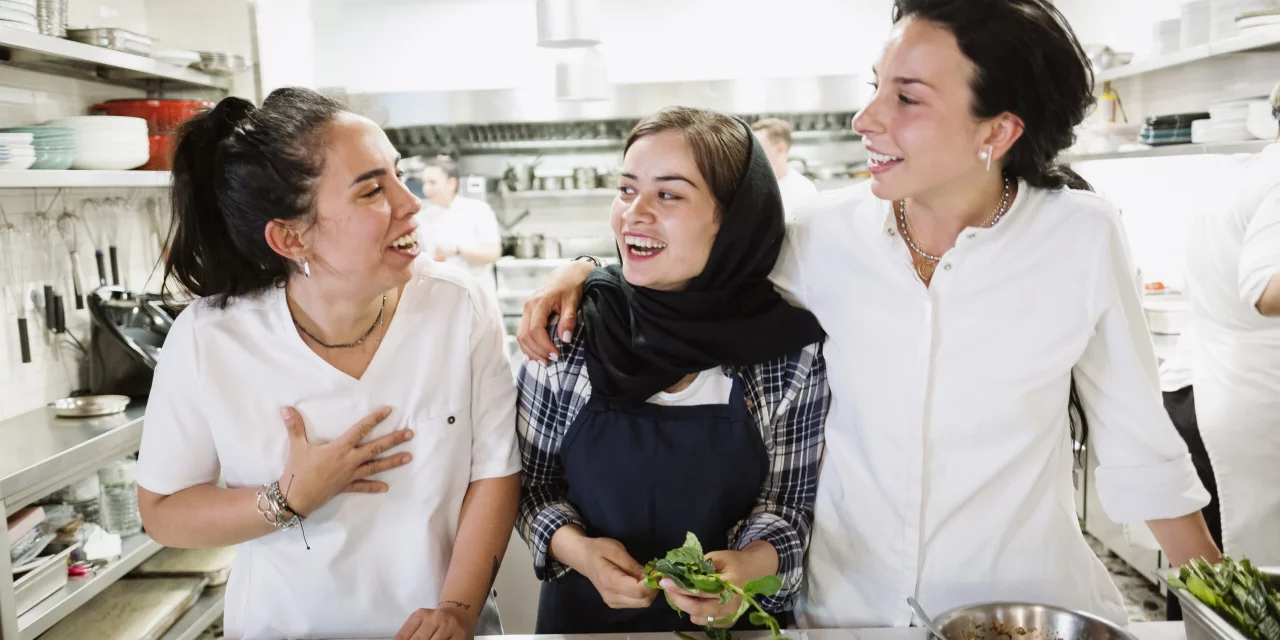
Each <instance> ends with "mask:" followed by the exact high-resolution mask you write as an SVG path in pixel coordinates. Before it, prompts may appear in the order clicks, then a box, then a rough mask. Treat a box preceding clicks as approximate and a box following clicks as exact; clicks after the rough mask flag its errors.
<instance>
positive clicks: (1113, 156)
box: [1062, 140, 1272, 162]
mask: <svg viewBox="0 0 1280 640" xmlns="http://www.w3.org/2000/svg"><path fill="white" fill-rule="evenodd" d="M1269 144H1272V143H1270V142H1268V141H1266V140H1250V141H1248V142H1208V143H1203V144H1170V145H1164V146H1159V147H1150V148H1147V149H1137V150H1134V151H1116V152H1113V153H1083V154H1076V155H1066V156H1063V158H1062V159H1063V161H1065V162H1088V161H1090V160H1118V159H1122V158H1164V157H1172V156H1195V155H1215V154H1232V153H1258V152H1259V151H1262V150H1263V149H1264V148H1265V147H1266V146H1267V145H1269Z"/></svg>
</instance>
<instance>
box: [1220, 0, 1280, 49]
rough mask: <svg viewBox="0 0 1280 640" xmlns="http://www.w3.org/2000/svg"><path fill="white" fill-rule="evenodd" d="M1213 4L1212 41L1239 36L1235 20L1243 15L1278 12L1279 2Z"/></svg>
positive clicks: (1229, 0) (1224, 1)
mask: <svg viewBox="0 0 1280 640" xmlns="http://www.w3.org/2000/svg"><path fill="white" fill-rule="evenodd" d="M1211 1H1212V3H1213V39H1214V40H1222V39H1223V38H1231V37H1234V36H1237V35H1239V33H1240V25H1239V24H1238V23H1237V20H1238V19H1239V18H1240V17H1241V16H1244V15H1249V14H1254V13H1259V12H1268V11H1280V0H1211Z"/></svg>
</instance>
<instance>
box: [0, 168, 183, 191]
mask: <svg viewBox="0 0 1280 640" xmlns="http://www.w3.org/2000/svg"><path fill="white" fill-rule="evenodd" d="M169 182H170V174H169V172H168V171H76V170H68V171H33V170H26V171H0V189H54V188H67V189H77V188H96V189H109V188H112V187H168V186H169Z"/></svg>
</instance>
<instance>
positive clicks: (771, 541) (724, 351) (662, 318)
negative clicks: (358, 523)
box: [518, 107, 830, 634]
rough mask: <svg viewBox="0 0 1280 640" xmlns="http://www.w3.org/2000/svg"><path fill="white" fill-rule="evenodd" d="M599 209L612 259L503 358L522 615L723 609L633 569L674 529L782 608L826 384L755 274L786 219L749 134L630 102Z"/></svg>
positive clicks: (799, 565)
mask: <svg viewBox="0 0 1280 640" xmlns="http://www.w3.org/2000/svg"><path fill="white" fill-rule="evenodd" d="M611 224H612V227H613V231H614V235H615V238H616V240H617V243H618V246H619V253H620V254H621V259H622V260H621V265H620V266H611V267H607V268H600V269H596V271H595V272H594V273H593V274H592V275H591V277H590V279H589V280H588V281H587V285H586V290H585V293H584V298H583V302H582V306H581V309H580V310H579V316H580V324H579V326H580V330H579V331H578V334H577V335H576V336H575V338H576V339H575V341H574V342H573V343H571V344H568V345H562V344H557V347H559V348H560V352H561V353H563V354H564V357H563V358H561V359H560V360H559V361H556V362H552V363H550V365H549V366H544V365H542V364H541V363H538V362H534V361H530V362H528V363H526V364H525V365H524V367H523V368H522V369H521V371H520V374H519V384H518V386H519V390H520V410H519V418H518V425H519V432H520V441H521V450H522V454H523V459H524V476H523V486H524V489H523V492H522V495H521V504H520V517H519V522H518V528H519V531H520V533H521V535H522V536H523V537H524V539H525V540H526V542H528V543H529V547H530V549H531V550H532V551H533V555H534V569H535V572H536V573H537V575H538V577H539V578H540V579H542V580H543V581H544V582H543V586H542V593H541V597H540V599H539V606H538V622H537V633H540V634H548V633H550V634H569V633H631V632H648V631H674V630H693V629H695V627H694V625H700V626H706V625H708V624H710V623H711V622H712V621H713V620H717V619H720V618H722V617H724V616H725V615H727V614H732V613H733V612H735V611H736V610H737V607H738V603H737V601H736V600H735V601H733V602H729V603H726V604H720V603H719V601H718V600H716V599H704V598H699V597H696V596H693V595H691V594H687V593H684V592H682V591H680V590H679V589H678V587H676V586H675V585H672V584H669V583H664V585H663V588H664V590H665V591H666V599H669V600H670V601H671V602H672V603H673V604H675V605H676V606H678V607H680V608H681V609H682V610H683V611H684V612H685V613H687V614H688V617H687V618H684V617H682V616H680V615H678V614H677V613H676V612H675V611H673V610H671V609H670V608H669V607H668V606H667V603H666V602H665V601H663V600H664V599H657V598H656V596H657V594H658V592H657V591H655V590H652V589H649V588H647V587H645V586H644V584H643V583H642V582H641V570H642V564H643V563H645V562H648V561H649V560H651V559H653V558H658V557H662V556H663V555H665V554H666V552H667V551H668V550H670V549H673V548H675V547H679V546H680V545H681V544H683V542H684V539H685V533H686V532H693V533H694V534H696V535H697V536H698V538H699V539H700V540H701V541H702V544H703V547H704V549H705V550H707V551H710V553H708V555H707V557H708V558H709V559H711V560H712V562H714V563H715V565H716V567H717V570H718V571H720V572H721V573H723V574H725V575H726V576H727V577H729V579H731V580H733V581H734V582H736V583H739V584H744V583H746V582H748V581H750V580H753V579H756V578H760V577H763V576H767V575H772V574H777V575H778V576H779V577H780V578H782V583H783V586H782V590H781V591H779V592H778V593H777V594H776V595H775V596H772V597H770V598H766V599H764V601H762V602H761V604H762V605H763V606H764V607H765V608H766V609H767V610H770V611H772V612H774V613H782V612H785V611H788V610H790V609H791V606H792V604H793V603H794V600H795V596H796V594H797V592H798V590H799V587H800V584H801V582H802V577H803V564H804V553H805V549H806V546H807V545H808V540H809V527H810V523H811V521H812V518H813V502H814V496H815V493H816V486H817V477H818V466H819V461H820V460H821V457H822V451H823V421H824V420H825V418H826V415H827V409H828V408H829V406H830V395H829V391H828V388H827V379H826V365H825V362H824V360H823V358H822V347H821V342H822V340H823V339H824V334H823V332H822V329H821V328H820V327H819V326H818V323H817V320H816V319H815V318H814V317H813V316H812V315H811V314H809V313H808V312H807V311H803V310H801V309H798V308H795V307H792V306H791V305H789V304H787V302H786V301H785V300H783V299H782V298H781V297H780V296H779V295H778V294H777V293H776V292H775V291H774V288H773V286H772V285H771V284H770V283H769V281H768V276H769V273H770V271H771V270H772V268H773V264H774V261H775V259H776V258H777V256H778V252H779V250H780V248H781V245H782V241H783V234H784V223H783V210H782V200H781V197H780V196H779V194H778V183H777V179H776V178H775V177H774V174H773V170H772V169H771V168H770V165H769V161H768V159H767V157H766V156H765V154H764V150H763V149H761V148H760V145H759V144H758V143H757V142H756V140H755V137H754V136H753V135H752V132H751V129H750V127H749V126H748V125H747V124H746V123H744V122H742V121H741V120H738V119H736V118H732V117H729V116H726V115H723V114H719V113H716V112H713V111H707V110H702V109H690V108H684V107H676V108H670V109H666V110H664V111H662V112H660V113H658V114H657V115H654V116H652V117H649V118H647V119H645V120H642V121H641V122H640V124H638V125H637V126H636V128H635V129H634V130H633V131H632V133H631V137H630V138H629V139H628V140H627V145H626V150H625V151H624V158H623V172H622V175H621V178H620V180H619V189H618V196H617V198H615V199H614V202H613V206H612V214H611ZM655 600H656V601H655Z"/></svg>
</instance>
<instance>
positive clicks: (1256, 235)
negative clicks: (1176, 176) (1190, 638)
mask: <svg viewBox="0 0 1280 640" xmlns="http://www.w3.org/2000/svg"><path fill="white" fill-rule="evenodd" d="M1227 186H1228V188H1227V189H1225V190H1224V191H1223V193H1225V194H1227V197H1226V199H1225V202H1223V206H1222V207H1221V208H1218V209H1213V210H1209V211H1206V212H1205V213H1204V214H1203V215H1201V216H1199V217H1198V218H1197V219H1196V220H1195V222H1194V223H1193V224H1192V229H1191V237H1192V239H1193V241H1192V242H1191V244H1190V245H1189V247H1188V253H1187V265H1186V271H1187V274H1186V278H1187V295H1188V296H1189V297H1190V299H1191V322H1192V327H1193V329H1194V340H1192V351H1193V354H1194V363H1195V364H1194V366H1193V371H1194V388H1195V395H1196V421H1197V423H1199V426H1200V434H1201V436H1202V437H1203V438H1204V444H1205V449H1206V450H1207V451H1208V452H1209V459H1210V460H1211V462H1212V463H1213V473H1214V477H1215V479H1216V480H1217V482H1218V500H1219V503H1220V504H1221V507H1222V538H1223V539H1222V542H1223V547H1225V549H1224V551H1225V552H1226V553H1227V554H1228V555H1232V556H1236V557H1240V556H1246V557H1248V558H1249V559H1250V560H1252V561H1253V563H1254V564H1256V565H1261V566H1268V565H1280V538H1278V537H1277V533H1276V532H1277V531H1280V318H1268V317H1265V316H1263V315H1262V314H1260V313H1258V310H1257V307H1256V305H1257V302H1258V299H1259V298H1260V297H1261V296H1262V291H1263V290H1264V289H1265V288H1266V286H1267V283H1268V282H1270V281H1271V278H1272V276H1274V275H1275V274H1276V273H1280V144H1273V145H1270V146H1268V147H1267V148H1266V149H1264V150H1263V151H1262V152H1261V153H1259V154H1258V155H1257V156H1255V157H1253V158H1251V159H1250V160H1249V161H1248V162H1246V163H1245V164H1244V166H1242V167H1240V168H1239V169H1238V170H1237V171H1236V172H1235V179H1234V181H1233V182H1232V183H1231V184H1229V185H1227Z"/></svg>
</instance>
